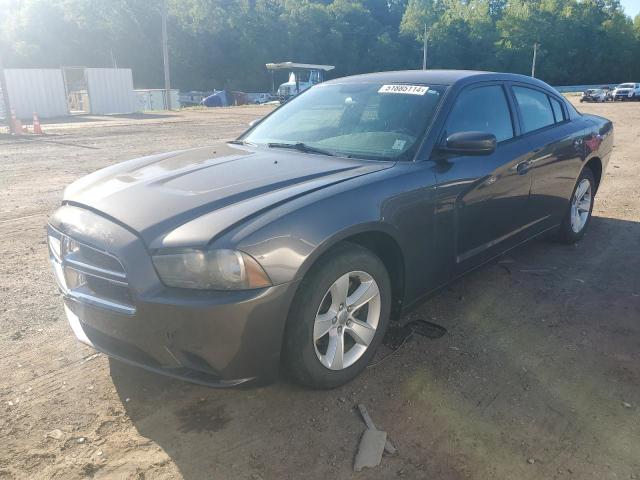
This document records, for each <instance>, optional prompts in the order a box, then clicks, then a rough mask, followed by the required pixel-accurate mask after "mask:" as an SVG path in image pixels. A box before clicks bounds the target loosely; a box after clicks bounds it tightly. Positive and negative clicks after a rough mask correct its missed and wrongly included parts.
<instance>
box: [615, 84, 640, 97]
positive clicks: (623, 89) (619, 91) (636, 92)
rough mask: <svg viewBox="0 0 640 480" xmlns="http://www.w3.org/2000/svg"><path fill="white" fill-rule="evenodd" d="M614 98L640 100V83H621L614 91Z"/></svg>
mask: <svg viewBox="0 0 640 480" xmlns="http://www.w3.org/2000/svg"><path fill="white" fill-rule="evenodd" d="M613 99H614V100H615V101H618V100H621V101H624V100H640V83H621V84H620V85H618V86H617V87H616V88H615V90H614V91H613Z"/></svg>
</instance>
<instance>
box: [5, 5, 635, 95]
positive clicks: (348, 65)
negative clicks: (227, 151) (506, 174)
mask: <svg viewBox="0 0 640 480" xmlns="http://www.w3.org/2000/svg"><path fill="white" fill-rule="evenodd" d="M161 5H162V1H160V0H110V1H109V2H105V1H104V0H0V47H1V48H2V54H3V56H4V61H5V64H6V65H7V66H12V67H36V66H38V67H58V66H60V65H74V66H77V65H85V66H110V65H112V64H114V63H116V64H117V65H118V66H124V67H130V68H133V70H134V79H135V82H136V85H137V86H144V87H160V86H162V83H163V76H162V49H161V44H160V34H161V33H160V18H161V12H160V7H161ZM425 26H426V28H427V30H428V39H429V62H428V63H429V67H430V68H465V69H478V70H500V71H511V72H518V73H524V74H527V73H529V72H530V69H531V55H532V49H533V44H534V43H535V42H538V43H539V45H540V47H539V51H538V54H539V55H538V59H539V61H538V66H537V72H536V73H537V76H538V77H540V78H542V79H544V80H546V81H547V82H549V83H551V84H579V83H600V82H602V83H604V82H620V81H638V78H639V77H640V61H639V60H640V15H639V16H638V17H636V18H635V20H634V21H632V19H631V18H629V17H627V16H625V15H624V13H623V11H622V8H621V6H620V2H619V0H170V12H169V38H170V42H169V43H170V55H171V61H172V79H173V83H174V85H175V86H177V87H179V88H182V89H212V88H232V89H238V90H245V91H263V90H268V89H269V87H270V84H271V80H270V76H269V74H268V73H267V71H266V69H265V67H264V64H265V63H267V62H272V61H286V60H292V61H297V62H307V63H328V64H332V65H336V70H335V71H334V72H333V74H334V75H336V76H341V75H349V74H357V73H362V72H370V71H381V70H392V69H403V68H420V66H421V63H422V52H421V49H422V41H423V34H424V30H425ZM284 80H285V78H284V77H283V78H279V79H277V83H279V82H280V81H284Z"/></svg>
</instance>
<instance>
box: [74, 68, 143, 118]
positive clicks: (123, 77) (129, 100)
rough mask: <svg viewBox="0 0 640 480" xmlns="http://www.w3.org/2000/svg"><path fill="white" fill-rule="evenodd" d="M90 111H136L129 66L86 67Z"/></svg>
mask: <svg viewBox="0 0 640 480" xmlns="http://www.w3.org/2000/svg"><path fill="white" fill-rule="evenodd" d="M86 72H87V85H88V89H89V102H90V104H91V113H93V114H97V115H104V114H110V113H132V112H135V111H137V108H136V106H137V105H136V98H135V95H134V93H133V75H132V73H131V69H129V68H87V70H86Z"/></svg>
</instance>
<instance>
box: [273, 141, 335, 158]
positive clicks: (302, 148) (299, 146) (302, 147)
mask: <svg viewBox="0 0 640 480" xmlns="http://www.w3.org/2000/svg"><path fill="white" fill-rule="evenodd" d="M267 146H268V147H269V148H290V149H291V150H298V151H299V152H305V153H317V154H319V155H329V156H330V157H335V156H336V154H335V153H333V152H330V151H329V150H324V149H322V148H316V147H312V146H310V145H307V144H306V143H302V142H296V143H277V142H271V143H267Z"/></svg>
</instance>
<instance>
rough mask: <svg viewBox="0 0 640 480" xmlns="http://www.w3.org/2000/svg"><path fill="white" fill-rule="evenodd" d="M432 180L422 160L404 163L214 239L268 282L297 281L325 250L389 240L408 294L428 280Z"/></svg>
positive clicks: (299, 201) (265, 215) (267, 214)
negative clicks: (363, 239) (357, 238)
mask: <svg viewBox="0 0 640 480" xmlns="http://www.w3.org/2000/svg"><path fill="white" fill-rule="evenodd" d="M434 198H435V175H434V173H433V169H432V168H431V166H430V165H427V164H426V162H422V164H418V163H407V164H404V165H400V164H398V165H396V166H395V167H393V168H390V169H387V170H383V171H379V172H375V173H371V174H369V175H365V176H362V177H358V178H355V179H353V180H350V181H347V182H344V183H341V184H338V185H334V186H332V187H329V188H327V189H323V190H319V191H317V192H313V193H310V194H308V195H304V196H302V197H300V198H297V199H295V200H293V201H291V202H287V203H286V204H284V205H280V206H278V207H276V208H273V209H271V210H269V211H268V212H265V213H263V214H261V215H259V216H256V217H254V218H251V219H250V220H249V221H248V222H247V223H245V224H243V225H242V226H239V227H237V228H235V229H234V230H233V231H230V232H228V233H226V234H225V235H224V236H222V237H220V238H218V239H216V240H215V241H214V245H215V246H216V247H218V248H236V249H238V250H242V251H244V252H246V253H248V254H250V255H251V256H253V257H254V258H256V259H257V260H258V262H260V264H261V265H262V267H263V268H264V269H265V271H266V272H267V274H268V275H269V277H270V278H271V280H272V281H273V283H274V284H280V283H286V282H291V281H296V280H299V279H301V278H302V277H304V275H305V274H306V272H307V271H308V270H309V268H311V266H312V265H313V264H314V262H315V261H316V260H317V259H318V258H319V257H320V256H321V255H322V254H323V253H325V252H326V251H327V250H329V249H330V248H331V247H332V246H334V245H335V244H337V243H338V242H340V241H343V240H345V239H348V238H349V237H351V236H354V235H358V234H362V233H366V232H376V233H383V234H385V235H387V236H389V237H391V238H392V239H393V240H394V241H395V242H396V243H397V245H398V246H399V247H400V249H401V251H402V254H403V256H404V258H405V259H406V263H407V264H408V265H411V268H410V269H409V268H408V269H407V272H406V274H407V275H406V281H407V287H408V289H409V291H412V290H413V289H412V288H411V287H412V286H413V287H414V288H415V289H418V288H422V287H423V286H424V285H425V284H427V283H428V282H427V281H426V280H425V279H426V277H427V276H428V275H429V272H430V270H429V268H430V265H432V263H430V262H429V255H428V254H429V252H433V251H434V249H433V248H432V245H433V240H434V237H433V228H434V221H433V215H434V211H433V205H434Z"/></svg>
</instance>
